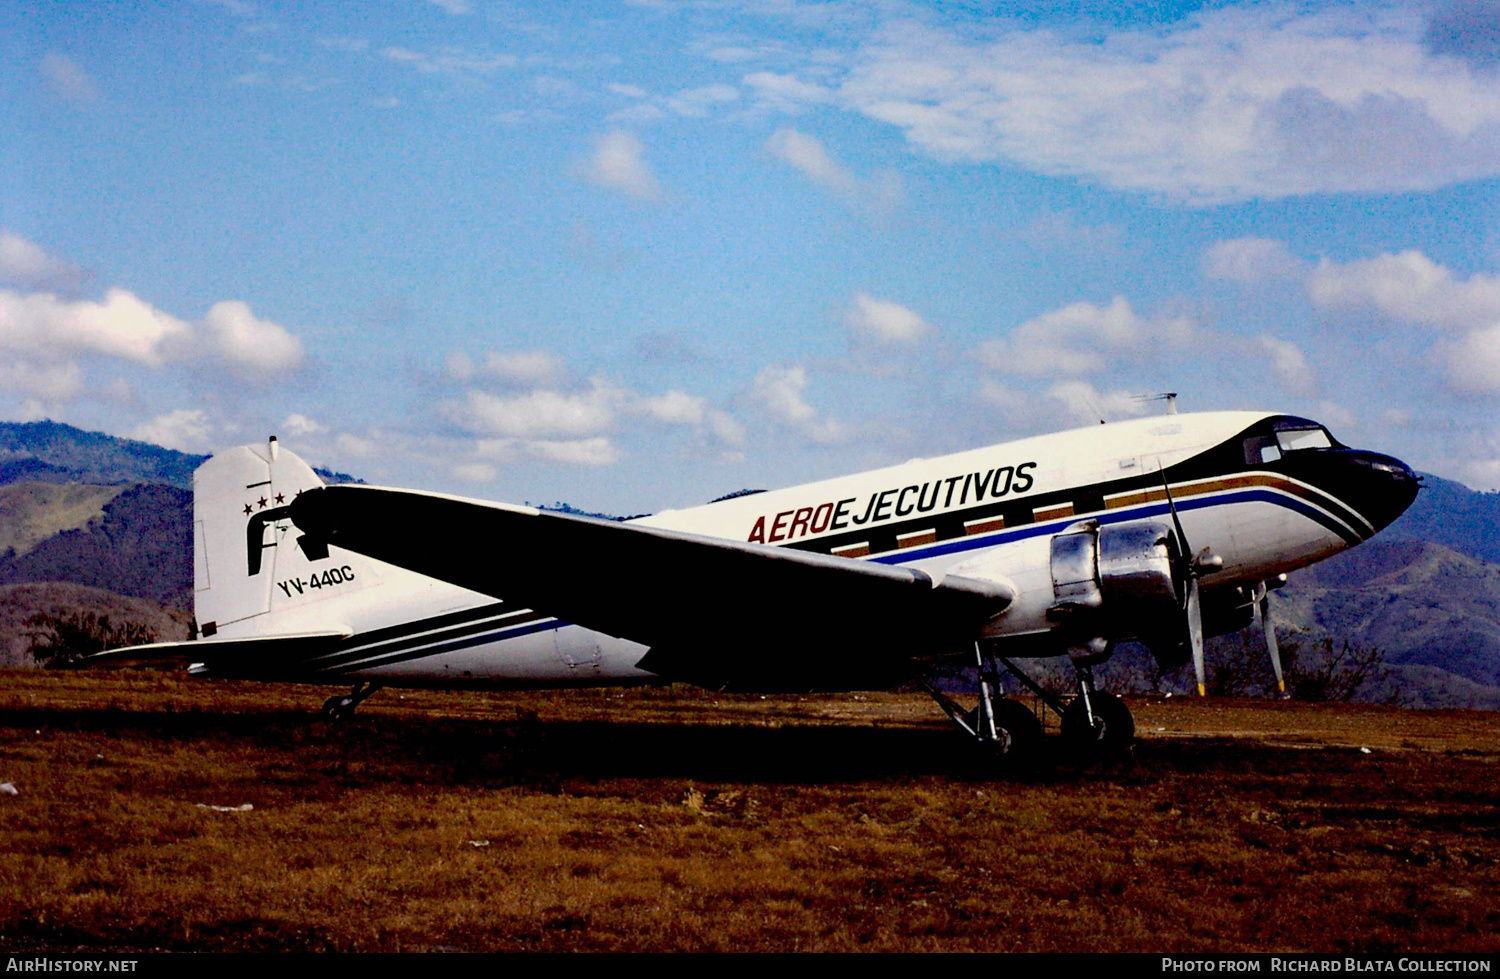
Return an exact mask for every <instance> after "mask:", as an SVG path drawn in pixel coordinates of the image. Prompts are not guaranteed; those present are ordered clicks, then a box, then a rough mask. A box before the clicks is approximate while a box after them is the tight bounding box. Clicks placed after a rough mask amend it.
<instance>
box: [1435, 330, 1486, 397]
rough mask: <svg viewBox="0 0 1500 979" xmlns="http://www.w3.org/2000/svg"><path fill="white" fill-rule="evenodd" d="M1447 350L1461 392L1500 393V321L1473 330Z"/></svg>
mask: <svg viewBox="0 0 1500 979" xmlns="http://www.w3.org/2000/svg"><path fill="white" fill-rule="evenodd" d="M1443 353H1444V357H1445V359H1446V360H1447V364H1448V376H1449V378H1450V379H1451V380H1452V382H1453V387H1454V389H1455V390H1456V391H1458V392H1459V393H1460V394H1500V322H1497V323H1494V324H1492V325H1490V326H1486V327H1480V328H1479V329H1476V330H1471V331H1470V332H1469V333H1468V334H1466V335H1465V336H1463V337H1461V338H1459V339H1458V340H1456V341H1454V342H1452V343H1450V344H1446V345H1445V346H1444V350H1443Z"/></svg>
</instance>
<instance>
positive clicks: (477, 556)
mask: <svg viewBox="0 0 1500 979" xmlns="http://www.w3.org/2000/svg"><path fill="white" fill-rule="evenodd" d="M290 516H291V518H292V520H293V522H294V523H296V525H297V526H298V528H299V529H301V530H302V531H303V532H304V533H305V534H307V535H308V537H309V538H311V539H312V540H313V541H320V542H322V543H324V544H329V545H334V546H337V547H341V548H347V549H348V550H351V551H355V552H357V553H360V554H365V555H368V556H370V557H373V558H376V559H378V560H380V561H385V562H388V563H390V564H394V565H397V566H398V567H402V568H406V569H408V570H411V571H415V572H418V573H420V574H424V575H427V576H429V577H432V578H438V579H441V580H443V581H447V582H451V583H452V584H455V585H459V586H461V587H463V588H468V589H472V590H473V591H477V592H480V593H483V594H486V595H490V596H493V597H495V598H500V599H503V600H505V601H507V602H520V603H523V604H525V605H528V606H530V607H531V608H534V609H536V610H538V611H541V612H545V613H547V614H549V615H555V616H557V617H558V618H559V619H561V620H563V621H564V622H567V623H572V624H576V625H580V626H584V627H586V628H589V629H593V630H595V631H598V632H603V633H607V634H609V635H613V636H618V637H621V638H624V639H630V640H633V641H635V642H639V643H642V644H644V645H647V646H649V647H651V649H650V653H649V654H648V655H647V657H646V658H645V659H644V660H642V662H641V667H642V668H643V669H647V670H651V671H652V672H655V673H658V674H660V675H664V676H669V677H673V678H678V679H688V680H693V681H694V682H700V683H707V684H710V685H715V686H720V685H726V684H728V685H738V684H740V683H744V684H746V685H751V684H754V685H756V686H761V687H764V686H766V685H774V686H780V685H783V684H784V685H786V686H789V687H792V688H796V687H804V688H805V687H808V686H811V685H815V684H828V683H831V684H833V685H839V684H840V683H851V684H852V683H864V682H870V681H871V678H872V677H873V676H876V675H882V674H891V675H893V676H894V675H896V674H899V673H901V672H903V669H904V664H905V663H906V662H907V661H908V660H909V658H910V657H911V656H912V655H914V654H917V653H923V652H932V651H935V650H937V649H958V648H962V647H963V645H964V644H965V643H966V641H967V640H968V639H969V638H971V637H972V636H973V635H974V634H975V633H976V632H977V629H978V627H979V626H980V625H982V624H983V623H984V622H986V621H987V620H989V619H990V618H992V617H993V616H995V615H998V614H999V613H1001V612H1002V611H1004V609H1005V608H1006V606H1007V605H1009V604H1010V602H1011V600H1012V599H1013V597H1014V595H1013V594H1012V593H1011V591H1010V589H1009V588H1007V587H1005V586H1004V585H1001V584H998V583H995V582H981V581H975V580H971V579H956V578H952V577H950V578H948V579H945V580H944V581H942V582H934V581H933V580H932V578H931V577H930V576H928V575H927V574H925V573H923V572H921V571H919V570H916V569H913V568H904V567H899V566H891V565H885V564H878V563H874V562H867V561H856V560H853V559H849V558H839V557H833V556H830V555H825V554H815V553H812V552H809V551H801V550H794V549H790V548H777V547H768V546H765V545H761V544H751V543H746V542H742V541H732V540H724V539H720V538H714V537H705V536H701V535H697V534H689V533H684V532H681V531H673V530H666V529H662V528H658V527H641V526H637V525H633V524H625V523H619V522H616V521H611V520H602V519H598V518H593V517H583V516H578V515H574V514H564V513H555V512H550V511H544V510H537V509H534V508H531V507H518V506H510V505H507V504H501V503H487V502H482V501H476V500H466V499H461V498H458V497H451V496H443V495H439V494H431V493H418V492H412V491H407V490H390V489H378V488H374V487H368V486H349V485H345V486H328V487H323V488H319V489H313V490H308V491H306V492H304V493H303V494H302V495H301V496H299V497H298V498H297V499H296V500H295V501H294V502H293V503H292V504H291V509H290Z"/></svg>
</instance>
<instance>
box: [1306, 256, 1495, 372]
mask: <svg viewBox="0 0 1500 979" xmlns="http://www.w3.org/2000/svg"><path fill="white" fill-rule="evenodd" d="M1307 292H1308V295H1309V296H1310V297H1311V298H1312V300H1313V302H1314V303H1315V304H1316V305H1318V306H1320V307H1322V308H1324V309H1346V310H1351V309H1352V310H1357V309H1367V308H1373V309H1374V310H1376V311H1377V312H1379V313H1380V314H1381V315H1383V316H1385V317H1387V318H1388V319H1390V320H1393V321H1395V322H1397V323H1405V324H1416V325H1420V326H1426V327H1429V328H1432V329H1437V330H1441V331H1443V332H1444V333H1446V334H1447V336H1446V337H1443V338H1442V339H1440V340H1439V341H1438V342H1437V343H1436V345H1435V347H1434V349H1433V352H1434V354H1435V356H1436V358H1437V359H1438V360H1439V361H1440V362H1441V363H1442V364H1443V365H1444V367H1445V369H1446V372H1447V376H1448V382H1449V386H1450V387H1451V389H1452V390H1453V391H1455V392H1457V393H1458V394H1461V395H1486V394H1494V393H1497V392H1500V279H1496V278H1492V277H1490V276H1485V275H1473V276H1470V277H1469V278H1468V279H1466V280H1460V279H1458V278H1457V277H1456V276H1455V275H1454V274H1453V272H1452V271H1451V270H1450V269H1448V268H1446V267H1444V266H1442V265H1439V264H1438V263H1436V262H1434V261H1433V260H1432V259H1430V258H1428V257H1427V256H1426V255H1424V254H1422V253H1421V252H1419V251H1405V252H1401V253H1400V254H1397V255H1392V254H1389V253H1387V254H1383V255H1378V256H1376V257H1375V258H1370V259H1360V260H1356V261H1353V262H1347V263H1343V264H1339V263H1336V262H1332V261H1329V260H1328V259H1324V260H1323V261H1322V262H1320V263H1319V264H1318V267H1317V268H1316V269H1314V270H1313V271H1312V273H1311V274H1310V275H1309V276H1308V278H1307Z"/></svg>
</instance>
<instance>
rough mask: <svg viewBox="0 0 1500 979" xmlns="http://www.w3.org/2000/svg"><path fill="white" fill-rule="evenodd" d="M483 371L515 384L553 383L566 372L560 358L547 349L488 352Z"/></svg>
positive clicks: (490, 375)
mask: <svg viewBox="0 0 1500 979" xmlns="http://www.w3.org/2000/svg"><path fill="white" fill-rule="evenodd" d="M483 372H484V373H485V374H486V375H488V376H489V377H493V378H495V379H497V380H499V381H502V382H504V383H506V384H515V385H538V384H555V383H557V382H558V381H559V380H561V379H562V378H563V377H564V376H565V375H566V374H567V370H566V368H565V367H564V366H563V362H562V358H561V357H559V356H557V355H556V354H554V353H552V352H550V351H547V350H518V351H515V352H512V353H493V352H492V353H488V354H486V355H485V358H484V367H483Z"/></svg>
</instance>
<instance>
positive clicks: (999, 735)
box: [922, 643, 1135, 764]
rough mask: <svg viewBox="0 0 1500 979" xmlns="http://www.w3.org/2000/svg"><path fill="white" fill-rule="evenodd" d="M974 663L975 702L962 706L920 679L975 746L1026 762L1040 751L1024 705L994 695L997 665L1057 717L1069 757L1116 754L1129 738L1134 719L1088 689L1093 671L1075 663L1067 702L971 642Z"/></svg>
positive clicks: (1109, 697)
mask: <svg viewBox="0 0 1500 979" xmlns="http://www.w3.org/2000/svg"><path fill="white" fill-rule="evenodd" d="M974 658H975V662H976V663H977V665H978V666H979V705H978V706H977V707H975V708H973V709H972V710H965V709H964V708H963V707H962V706H961V705H959V704H957V703H955V702H954V701H953V700H952V698H950V697H949V696H948V695H947V694H945V693H943V692H942V691H941V690H938V689H937V688H936V687H934V686H933V685H932V684H930V683H928V682H927V681H925V680H923V681H922V685H923V686H924V687H926V688H927V692H928V693H929V694H931V695H932V699H934V700H936V701H937V703H938V706H939V707H941V708H942V709H943V711H944V712H945V713H947V715H948V716H949V717H950V718H952V720H953V723H955V724H957V725H958V726H959V728H960V729H962V730H963V732H964V733H965V734H967V735H968V736H969V737H971V738H972V739H974V741H976V742H977V743H978V744H979V745H981V746H982V747H984V748H986V749H988V750H990V751H991V752H992V753H994V754H997V755H1000V756H1002V757H1004V758H1006V759H1007V760H1011V761H1014V762H1018V763H1022V764H1029V763H1032V762H1034V761H1036V760H1037V759H1038V758H1040V756H1041V750H1042V747H1043V745H1042V723H1041V721H1039V720H1037V716H1036V714H1035V712H1033V711H1032V710H1031V708H1029V707H1027V706H1026V705H1025V704H1023V703H1020V702H1019V701H1016V700H1010V699H1007V698H1005V697H1003V696H1000V695H999V691H1000V668H1001V667H1004V669H1005V670H1006V672H1008V673H1010V674H1011V675H1012V676H1014V677H1016V679H1018V680H1020V681H1021V682H1022V683H1023V684H1025V685H1026V686H1027V687H1029V688H1030V689H1031V692H1032V693H1034V694H1036V696H1037V697H1038V698H1039V699H1040V700H1041V701H1042V702H1043V703H1045V704H1046V705H1047V706H1048V707H1051V708H1052V709H1053V710H1055V711H1057V713H1058V716H1059V717H1061V718H1062V740H1063V743H1064V744H1065V745H1067V747H1068V749H1069V751H1070V752H1071V753H1072V754H1074V755H1075V756H1078V757H1081V758H1085V759H1096V758H1118V757H1120V756H1121V755H1124V754H1125V753H1126V752H1128V751H1129V750H1130V746H1131V745H1133V744H1134V743H1135V719H1134V718H1133V717H1131V715H1130V708H1128V707H1126V706H1125V702H1124V701H1122V700H1121V699H1120V698H1119V697H1116V696H1114V695H1113V694H1108V693H1104V692H1102V691H1099V690H1096V689H1095V688H1094V671H1093V668H1092V667H1091V666H1089V665H1087V664H1083V663H1077V662H1076V661H1075V664H1074V668H1075V669H1076V670H1077V673H1078V696H1076V697H1074V698H1073V700H1072V701H1071V702H1069V701H1065V700H1063V699H1062V698H1061V697H1059V696H1057V695H1056V694H1054V693H1052V692H1050V691H1048V690H1047V689H1046V688H1044V687H1042V686H1040V685H1039V684H1038V683H1037V682H1036V681H1035V680H1033V679H1032V678H1031V677H1029V676H1027V675H1026V673H1025V672H1024V671H1022V670H1021V668H1020V667H1018V666H1017V665H1016V664H1015V663H1012V662H1011V661H1010V660H1008V659H1006V658H1005V657H1004V656H1000V655H997V654H996V653H994V652H993V651H992V650H988V649H986V648H985V647H984V646H983V645H982V644H980V643H975V644H974Z"/></svg>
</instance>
